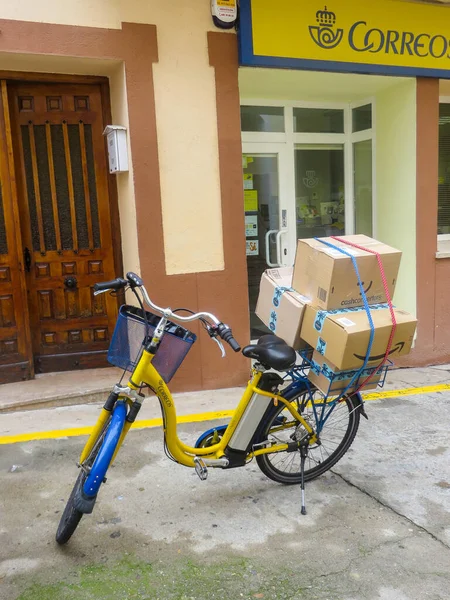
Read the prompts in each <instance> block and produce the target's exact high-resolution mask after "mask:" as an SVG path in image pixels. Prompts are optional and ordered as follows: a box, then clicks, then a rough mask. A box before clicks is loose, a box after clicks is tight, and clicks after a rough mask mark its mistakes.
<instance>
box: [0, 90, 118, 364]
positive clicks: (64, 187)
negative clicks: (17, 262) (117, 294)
mask: <svg viewBox="0 0 450 600" xmlns="http://www.w3.org/2000/svg"><path fill="white" fill-rule="evenodd" d="M8 89H9V104H10V113H11V122H12V131H13V143H14V152H15V164H16V173H17V177H18V204H19V211H20V223H21V233H22V243H23V257H24V258H23V261H24V267H25V280H26V287H27V295H28V307H29V313H30V326H31V332H32V348H33V354H34V362H35V369H36V372H37V373H42V372H49V371H59V370H70V369H75V368H80V367H86V366H92V367H94V366H103V365H105V364H106V350H107V348H108V345H109V340H110V337H111V335H112V332H113V328H114V324H115V320H116V315H117V300H116V299H115V298H113V297H112V296H108V295H102V296H97V297H95V296H94V295H93V285H94V283H95V282H97V281H102V280H107V279H113V278H114V277H115V276H116V272H115V266H114V252H113V245H112V232H111V227H112V226H111V211H110V200H109V192H108V174H107V161H106V153H105V143H104V138H103V135H102V133H103V129H104V123H103V117H102V100H101V98H102V97H101V90H100V87H99V86H98V85H87V84H43V83H39V84H32V83H14V84H12V85H10V86H9V87H8Z"/></svg>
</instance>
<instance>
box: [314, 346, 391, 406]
mask: <svg viewBox="0 0 450 600" xmlns="http://www.w3.org/2000/svg"><path fill="white" fill-rule="evenodd" d="M311 363H312V364H311V369H310V370H309V373H308V379H309V381H310V382H311V383H313V384H314V385H315V386H316V387H317V388H318V389H319V390H320V391H321V392H323V393H324V394H325V395H331V396H339V395H340V394H342V393H343V392H344V390H347V386H348V385H350V383H352V381H353V379H354V377H355V375H356V374H357V373H358V372H359V371H358V369H350V370H348V371H339V369H338V368H337V367H336V366H335V365H333V363H331V362H330V361H328V360H326V359H325V358H324V357H323V356H322V355H321V354H319V353H318V352H317V351H315V352H314V354H313V357H312V361H311ZM376 368H377V367H376V366H375V367H372V368H366V369H364V370H363V372H362V373H361V375H360V376H359V377H358V378H357V379H355V381H353V384H352V386H351V387H349V388H348V390H347V391H346V393H347V394H351V393H352V392H354V391H356V390H357V389H358V387H359V386H360V385H361V384H362V383H364V381H365V380H366V379H367V378H368V377H369V375H371V376H372V378H371V379H370V380H369V381H368V383H367V384H366V385H365V386H364V387H363V388H362V391H366V390H373V389H375V388H376V387H378V384H379V383H380V380H381V378H382V377H383V378H384V373H385V370H384V368H383V369H381V371H380V372H379V373H376Z"/></svg>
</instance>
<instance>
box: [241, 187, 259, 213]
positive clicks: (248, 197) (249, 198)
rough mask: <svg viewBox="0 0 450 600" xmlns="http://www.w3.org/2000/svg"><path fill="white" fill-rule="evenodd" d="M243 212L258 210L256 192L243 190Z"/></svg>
mask: <svg viewBox="0 0 450 600" xmlns="http://www.w3.org/2000/svg"><path fill="white" fill-rule="evenodd" d="M244 208H245V212H252V211H257V210H258V190H244Z"/></svg>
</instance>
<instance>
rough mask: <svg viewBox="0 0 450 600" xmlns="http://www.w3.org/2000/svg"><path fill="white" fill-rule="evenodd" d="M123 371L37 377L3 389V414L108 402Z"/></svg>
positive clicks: (0, 387) (0, 409)
mask: <svg viewBox="0 0 450 600" xmlns="http://www.w3.org/2000/svg"><path fill="white" fill-rule="evenodd" d="M122 373H123V371H122V370H121V369H116V368H105V369H86V370H83V371H64V372H60V373H45V374H42V375H36V379H32V380H30V381H20V382H17V383H6V384H4V385H0V413H4V412H11V411H16V410H34V409H37V408H50V407H54V406H68V405H73V404H88V403H91V402H102V401H104V400H105V399H106V398H107V396H108V394H109V392H110V391H111V388H112V386H113V385H114V384H115V383H117V382H118V381H119V380H120V377H121V376H122Z"/></svg>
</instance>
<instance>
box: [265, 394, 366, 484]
mask: <svg viewBox="0 0 450 600" xmlns="http://www.w3.org/2000/svg"><path fill="white" fill-rule="evenodd" d="M308 398H309V394H308V392H306V391H304V390H302V391H300V392H299V393H298V394H297V395H295V396H294V397H292V398H289V400H291V402H293V403H295V404H296V408H297V410H299V412H300V413H301V415H302V417H303V418H304V419H305V421H306V422H308V423H309V424H310V425H311V426H312V427H313V429H314V430H315V431H317V429H318V427H317V425H318V423H317V421H318V418H317V417H316V414H320V411H321V407H320V406H317V405H318V404H320V403H322V402H323V398H322V397H321V396H320V397H319V394H318V393H317V398H315V399H314V401H315V402H316V411H317V412H316V413H315V412H314V408H313V406H312V402H308ZM360 407H361V403H360V400H359V398H357V397H356V398H355V397H354V396H345V397H344V398H343V399H342V401H341V402H338V403H337V404H336V405H335V407H334V408H333V410H332V411H331V412H330V414H329V416H328V418H327V420H326V422H325V423H324V425H323V428H322V430H321V431H320V434H319V438H320V443H317V444H314V445H311V446H309V449H308V457H307V459H306V464H305V481H311V480H312V479H315V478H316V477H319V475H322V474H323V473H325V472H326V471H328V469H331V467H333V466H334V465H335V464H336V463H337V462H338V461H339V460H340V459H341V458H342V457H343V456H344V454H345V453H346V452H347V450H348V449H349V448H350V446H351V445H352V442H353V440H354V439H355V436H356V433H357V431H358V427H359V422H360ZM328 410H329V409H328ZM304 433H305V429H304V427H303V426H302V425H301V424H300V423H299V422H298V421H296V420H295V419H293V417H292V415H291V413H290V412H289V410H288V409H287V408H286V406H285V405H284V404H281V403H280V404H279V405H278V406H273V409H272V410H271V411H270V412H269V414H268V415H267V417H266V419H265V421H264V423H263V424H262V426H261V430H260V434H259V435H258V439H256V441H255V443H256V444H258V443H262V442H264V441H266V440H269V441H272V442H278V443H280V442H281V443H291V442H292V441H299V440H300V439H302V437H303V435H304ZM256 461H257V463H258V466H259V468H260V469H261V471H262V472H263V473H264V475H266V476H267V477H269V478H270V479H273V480H274V481H277V482H278V483H284V484H296V483H297V484H298V483H300V482H301V475H300V452H289V453H288V452H276V453H273V454H261V455H259V456H257V457H256Z"/></svg>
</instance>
